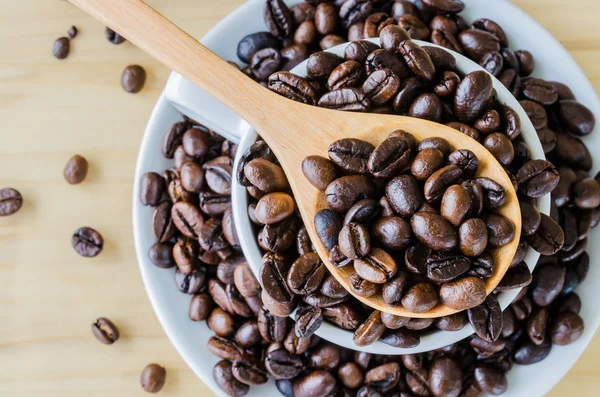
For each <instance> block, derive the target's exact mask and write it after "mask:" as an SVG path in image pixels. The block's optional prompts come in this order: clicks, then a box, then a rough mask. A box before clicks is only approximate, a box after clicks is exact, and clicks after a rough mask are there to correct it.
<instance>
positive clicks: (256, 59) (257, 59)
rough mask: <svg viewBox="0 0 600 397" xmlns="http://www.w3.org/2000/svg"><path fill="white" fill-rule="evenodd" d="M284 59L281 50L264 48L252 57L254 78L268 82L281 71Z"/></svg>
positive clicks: (251, 64)
mask: <svg viewBox="0 0 600 397" xmlns="http://www.w3.org/2000/svg"><path fill="white" fill-rule="evenodd" d="M282 62H283V59H282V57H281V53H280V52H279V50H276V49H274V48H263V49H262V50H258V51H256V52H255V53H254V55H253V56H252V60H251V61H250V67H251V68H252V74H253V76H254V77H255V78H256V79H258V80H266V79H267V78H268V77H269V76H270V75H271V74H272V73H274V72H276V71H278V70H280V68H281V64H282Z"/></svg>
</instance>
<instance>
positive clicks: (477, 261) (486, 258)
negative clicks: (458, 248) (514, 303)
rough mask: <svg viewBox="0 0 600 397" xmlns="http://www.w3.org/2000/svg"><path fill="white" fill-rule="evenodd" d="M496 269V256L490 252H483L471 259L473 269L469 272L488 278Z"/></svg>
mask: <svg viewBox="0 0 600 397" xmlns="http://www.w3.org/2000/svg"><path fill="white" fill-rule="evenodd" d="M495 270H496V263H495V262H494V257H493V256H492V255H491V254H490V253H488V252H483V253H482V254H481V255H480V256H479V257H477V258H473V259H471V269H470V270H469V272H468V273H467V274H468V275H470V276H475V277H479V278H483V279H486V278H490V277H492V276H493V275H494V271H495Z"/></svg>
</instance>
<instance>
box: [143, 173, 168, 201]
mask: <svg viewBox="0 0 600 397" xmlns="http://www.w3.org/2000/svg"><path fill="white" fill-rule="evenodd" d="M164 191H165V180H164V179H163V178H162V177H161V176H160V175H159V174H157V173H156V172H147V173H145V174H144V175H142V178H141V180H140V201H141V203H142V205H150V206H153V207H154V206H156V205H158V204H159V203H160V199H161V198H162V195H163V193H164Z"/></svg>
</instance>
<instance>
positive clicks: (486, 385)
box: [475, 365, 508, 396]
mask: <svg viewBox="0 0 600 397" xmlns="http://www.w3.org/2000/svg"><path fill="white" fill-rule="evenodd" d="M475 381H476V382H477V385H478V386H479V388H480V389H481V391H483V392H484V393H488V394H491V395H495V396H496V395H500V394H503V393H504V392H506V390H507V389H508V381H507V380H506V375H505V374H504V373H502V372H500V371H498V370H496V369H494V368H493V367H490V366H488V365H478V366H477V367H476V368H475Z"/></svg>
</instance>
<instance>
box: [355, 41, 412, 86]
mask: <svg viewBox="0 0 600 397" xmlns="http://www.w3.org/2000/svg"><path fill="white" fill-rule="evenodd" d="M365 69H366V72H367V75H370V74H371V73H373V72H375V71H376V70H380V69H390V70H391V71H392V72H394V74H395V75H396V76H398V77H399V78H400V79H404V78H406V77H408V76H409V75H410V69H409V68H408V67H407V66H406V63H405V62H404V61H403V60H402V59H401V58H400V56H399V55H398V54H397V53H394V52H391V51H388V50H385V49H383V48H381V49H378V50H375V51H373V52H371V53H370V54H369V56H368V57H367V60H366V61H365Z"/></svg>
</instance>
